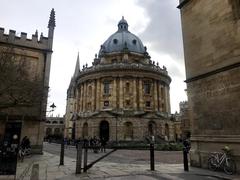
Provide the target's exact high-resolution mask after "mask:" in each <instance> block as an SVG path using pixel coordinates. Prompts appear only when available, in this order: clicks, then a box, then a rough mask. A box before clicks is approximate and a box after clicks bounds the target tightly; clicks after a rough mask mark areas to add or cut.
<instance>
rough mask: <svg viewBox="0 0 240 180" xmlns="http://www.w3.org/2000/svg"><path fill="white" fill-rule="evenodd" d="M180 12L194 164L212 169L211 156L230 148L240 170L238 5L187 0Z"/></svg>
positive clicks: (215, 0)
mask: <svg viewBox="0 0 240 180" xmlns="http://www.w3.org/2000/svg"><path fill="white" fill-rule="evenodd" d="M179 8H180V9H181V17H182V30H183V42H184V54H185V65H186V77H187V80H186V83H187V92H188V99H189V106H190V118H191V123H192V137H191V142H192V149H191V164H192V165H193V166H200V167H207V158H208V155H209V153H210V152H213V151H221V148H223V147H224V146H226V145H228V146H229V147H230V148H231V149H232V150H233V156H234V159H235V160H236V161H237V167H238V172H239V168H240V131H239V127H240V121H239V115H240V111H239V109H240V101H239V97H240V81H239V79H240V60H239V56H240V38H239V35H240V21H239V20H240V19H239V17H240V16H239V15H240V13H239V12H240V4H239V1H238V0H228V1H227V0H222V1H219V0H198V1H194V0H188V1H187V0H185V1H181V4H180V6H179Z"/></svg>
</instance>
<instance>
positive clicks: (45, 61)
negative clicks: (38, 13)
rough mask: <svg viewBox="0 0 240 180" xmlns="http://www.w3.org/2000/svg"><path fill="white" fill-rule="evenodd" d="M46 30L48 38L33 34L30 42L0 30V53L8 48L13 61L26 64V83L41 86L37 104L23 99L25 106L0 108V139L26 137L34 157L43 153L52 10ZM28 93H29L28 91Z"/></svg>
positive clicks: (52, 25) (9, 139)
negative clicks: (19, 60)
mask: <svg viewBox="0 0 240 180" xmlns="http://www.w3.org/2000/svg"><path fill="white" fill-rule="evenodd" d="M48 28H49V31H48V37H44V36H43V34H41V35H40V37H38V32H37V31H36V33H35V34H33V35H32V39H27V34H26V33H23V32H22V33H21V36H20V37H19V36H16V34H15V31H13V30H10V31H9V34H5V33H4V29H3V28H0V50H2V49H6V48H11V49H12V51H11V53H13V54H14V56H15V57H16V59H24V60H26V61H25V62H26V64H25V66H24V68H26V71H27V72H28V75H29V77H28V78H29V81H34V80H35V79H37V80H39V82H40V83H41V84H40V87H39V89H37V91H39V92H41V94H39V96H36V97H35V98H38V100H37V102H35V103H34V104H31V105H30V104H27V99H26V103H24V105H23V104H17V103H16V106H12V107H7V108H4V109H1V108H0V135H2V136H3V138H4V140H5V141H9V142H11V139H12V136H13V133H16V134H18V135H19V136H20V138H19V140H21V138H23V137H24V136H28V137H29V139H30V141H31V146H32V152H33V153H42V142H43V137H44V124H45V118H46V117H45V115H46V105H47V96H48V95H47V94H48V87H49V75H50V65H51V54H52V45H53V34H54V28H55V12H54V10H52V11H51V15H50V20H49V24H48ZM1 87H2V86H1ZM17 88H21V87H17ZM32 91H33V90H32ZM29 92H30V93H32V92H31V91H29ZM16 93H17V92H16ZM33 93H34V92H33ZM29 96H30V95H29ZM6 101H8V99H6Z"/></svg>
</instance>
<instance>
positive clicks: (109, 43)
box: [99, 17, 146, 56]
mask: <svg viewBox="0 0 240 180" xmlns="http://www.w3.org/2000/svg"><path fill="white" fill-rule="evenodd" d="M145 49H146V48H145V47H144V46H143V43H142V41H141V40H140V39H139V38H138V37H137V36H136V35H134V34H132V33H131V32H129V31H128V23H127V21H126V20H125V19H124V17H122V19H121V20H120V21H119V23H118V30H117V32H115V33H114V34H112V35H111V36H110V37H109V38H108V39H107V40H106V41H105V42H104V43H103V45H101V48H100V51H99V55H100V56H102V55H104V54H106V53H118V52H123V51H126V50H127V51H129V52H135V53H139V54H145V53H146V50H145Z"/></svg>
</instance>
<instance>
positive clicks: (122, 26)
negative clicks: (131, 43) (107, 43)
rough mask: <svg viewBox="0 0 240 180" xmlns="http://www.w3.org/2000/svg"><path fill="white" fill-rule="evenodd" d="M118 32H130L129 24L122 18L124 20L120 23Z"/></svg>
mask: <svg viewBox="0 0 240 180" xmlns="http://www.w3.org/2000/svg"><path fill="white" fill-rule="evenodd" d="M118 31H128V23H127V21H126V20H125V19H124V16H122V19H121V20H120V21H119V23H118Z"/></svg>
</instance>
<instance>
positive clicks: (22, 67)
mask: <svg viewBox="0 0 240 180" xmlns="http://www.w3.org/2000/svg"><path fill="white" fill-rule="evenodd" d="M29 68H31V67H30V66H29V61H28V59H26V57H25V56H24V55H21V54H17V53H16V52H15V51H14V49H13V48H10V47H7V48H6V47H5V48H0V111H3V110H5V109H8V108H17V107H33V106H39V107H40V106H41V102H42V99H43V97H44V89H43V80H42V79H41V78H39V77H37V76H35V75H33V74H30V72H31V71H30V70H29Z"/></svg>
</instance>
